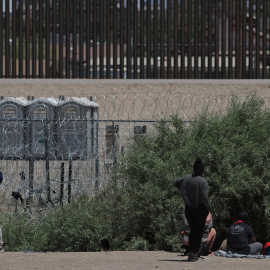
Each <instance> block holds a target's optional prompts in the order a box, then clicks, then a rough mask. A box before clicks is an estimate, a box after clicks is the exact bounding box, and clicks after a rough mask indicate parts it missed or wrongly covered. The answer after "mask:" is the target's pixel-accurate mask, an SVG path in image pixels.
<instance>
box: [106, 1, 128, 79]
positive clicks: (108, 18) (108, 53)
mask: <svg viewBox="0 0 270 270" xmlns="http://www.w3.org/2000/svg"><path fill="white" fill-rule="evenodd" d="M129 2H130V1H128V3H129ZM105 8H106V15H107V16H105V17H106V18H105V21H106V30H107V31H106V71H107V72H106V75H107V76H106V77H107V78H111V71H110V69H111V27H110V24H111V15H110V0H107V5H106V7H105ZM129 19H130V18H129Z"/></svg>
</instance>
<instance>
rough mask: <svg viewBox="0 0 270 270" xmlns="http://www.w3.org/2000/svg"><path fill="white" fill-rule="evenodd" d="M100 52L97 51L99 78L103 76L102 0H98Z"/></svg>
mask: <svg viewBox="0 0 270 270" xmlns="http://www.w3.org/2000/svg"><path fill="white" fill-rule="evenodd" d="M99 8H100V33H99V34H100V44H99V46H100V52H99V74H100V75H99V78H100V79H103V78H104V35H103V34H104V2H103V1H100V6H99Z"/></svg>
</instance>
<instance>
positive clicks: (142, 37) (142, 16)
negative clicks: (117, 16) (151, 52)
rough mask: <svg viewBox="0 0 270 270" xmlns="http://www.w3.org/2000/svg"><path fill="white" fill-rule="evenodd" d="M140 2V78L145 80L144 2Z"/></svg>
mask: <svg viewBox="0 0 270 270" xmlns="http://www.w3.org/2000/svg"><path fill="white" fill-rule="evenodd" d="M140 1H141V3H140V78H141V79H144V45H145V40H144V0H140Z"/></svg>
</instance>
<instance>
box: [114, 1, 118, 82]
mask: <svg viewBox="0 0 270 270" xmlns="http://www.w3.org/2000/svg"><path fill="white" fill-rule="evenodd" d="M117 21H118V19H117V1H113V78H117V74H118V72H117V50H118V42H117V29H118V27H117V26H118V25H117Z"/></svg>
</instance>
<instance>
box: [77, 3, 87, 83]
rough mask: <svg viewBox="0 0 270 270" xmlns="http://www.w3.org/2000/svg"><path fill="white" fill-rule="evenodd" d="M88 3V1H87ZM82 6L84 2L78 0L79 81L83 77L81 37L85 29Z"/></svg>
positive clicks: (82, 38)
mask: <svg viewBox="0 0 270 270" xmlns="http://www.w3.org/2000/svg"><path fill="white" fill-rule="evenodd" d="M88 1H89V0H88ZM83 4H84V1H83V0H80V2H79V18H80V20H79V30H80V31H79V33H80V37H79V42H80V44H79V59H80V61H79V63H80V64H79V67H80V70H79V77H80V79H82V78H83V77H84V75H83V69H84V59H83V58H84V52H83V51H84V45H83V44H84V36H83V33H84V32H85V29H84V11H83Z"/></svg>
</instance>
